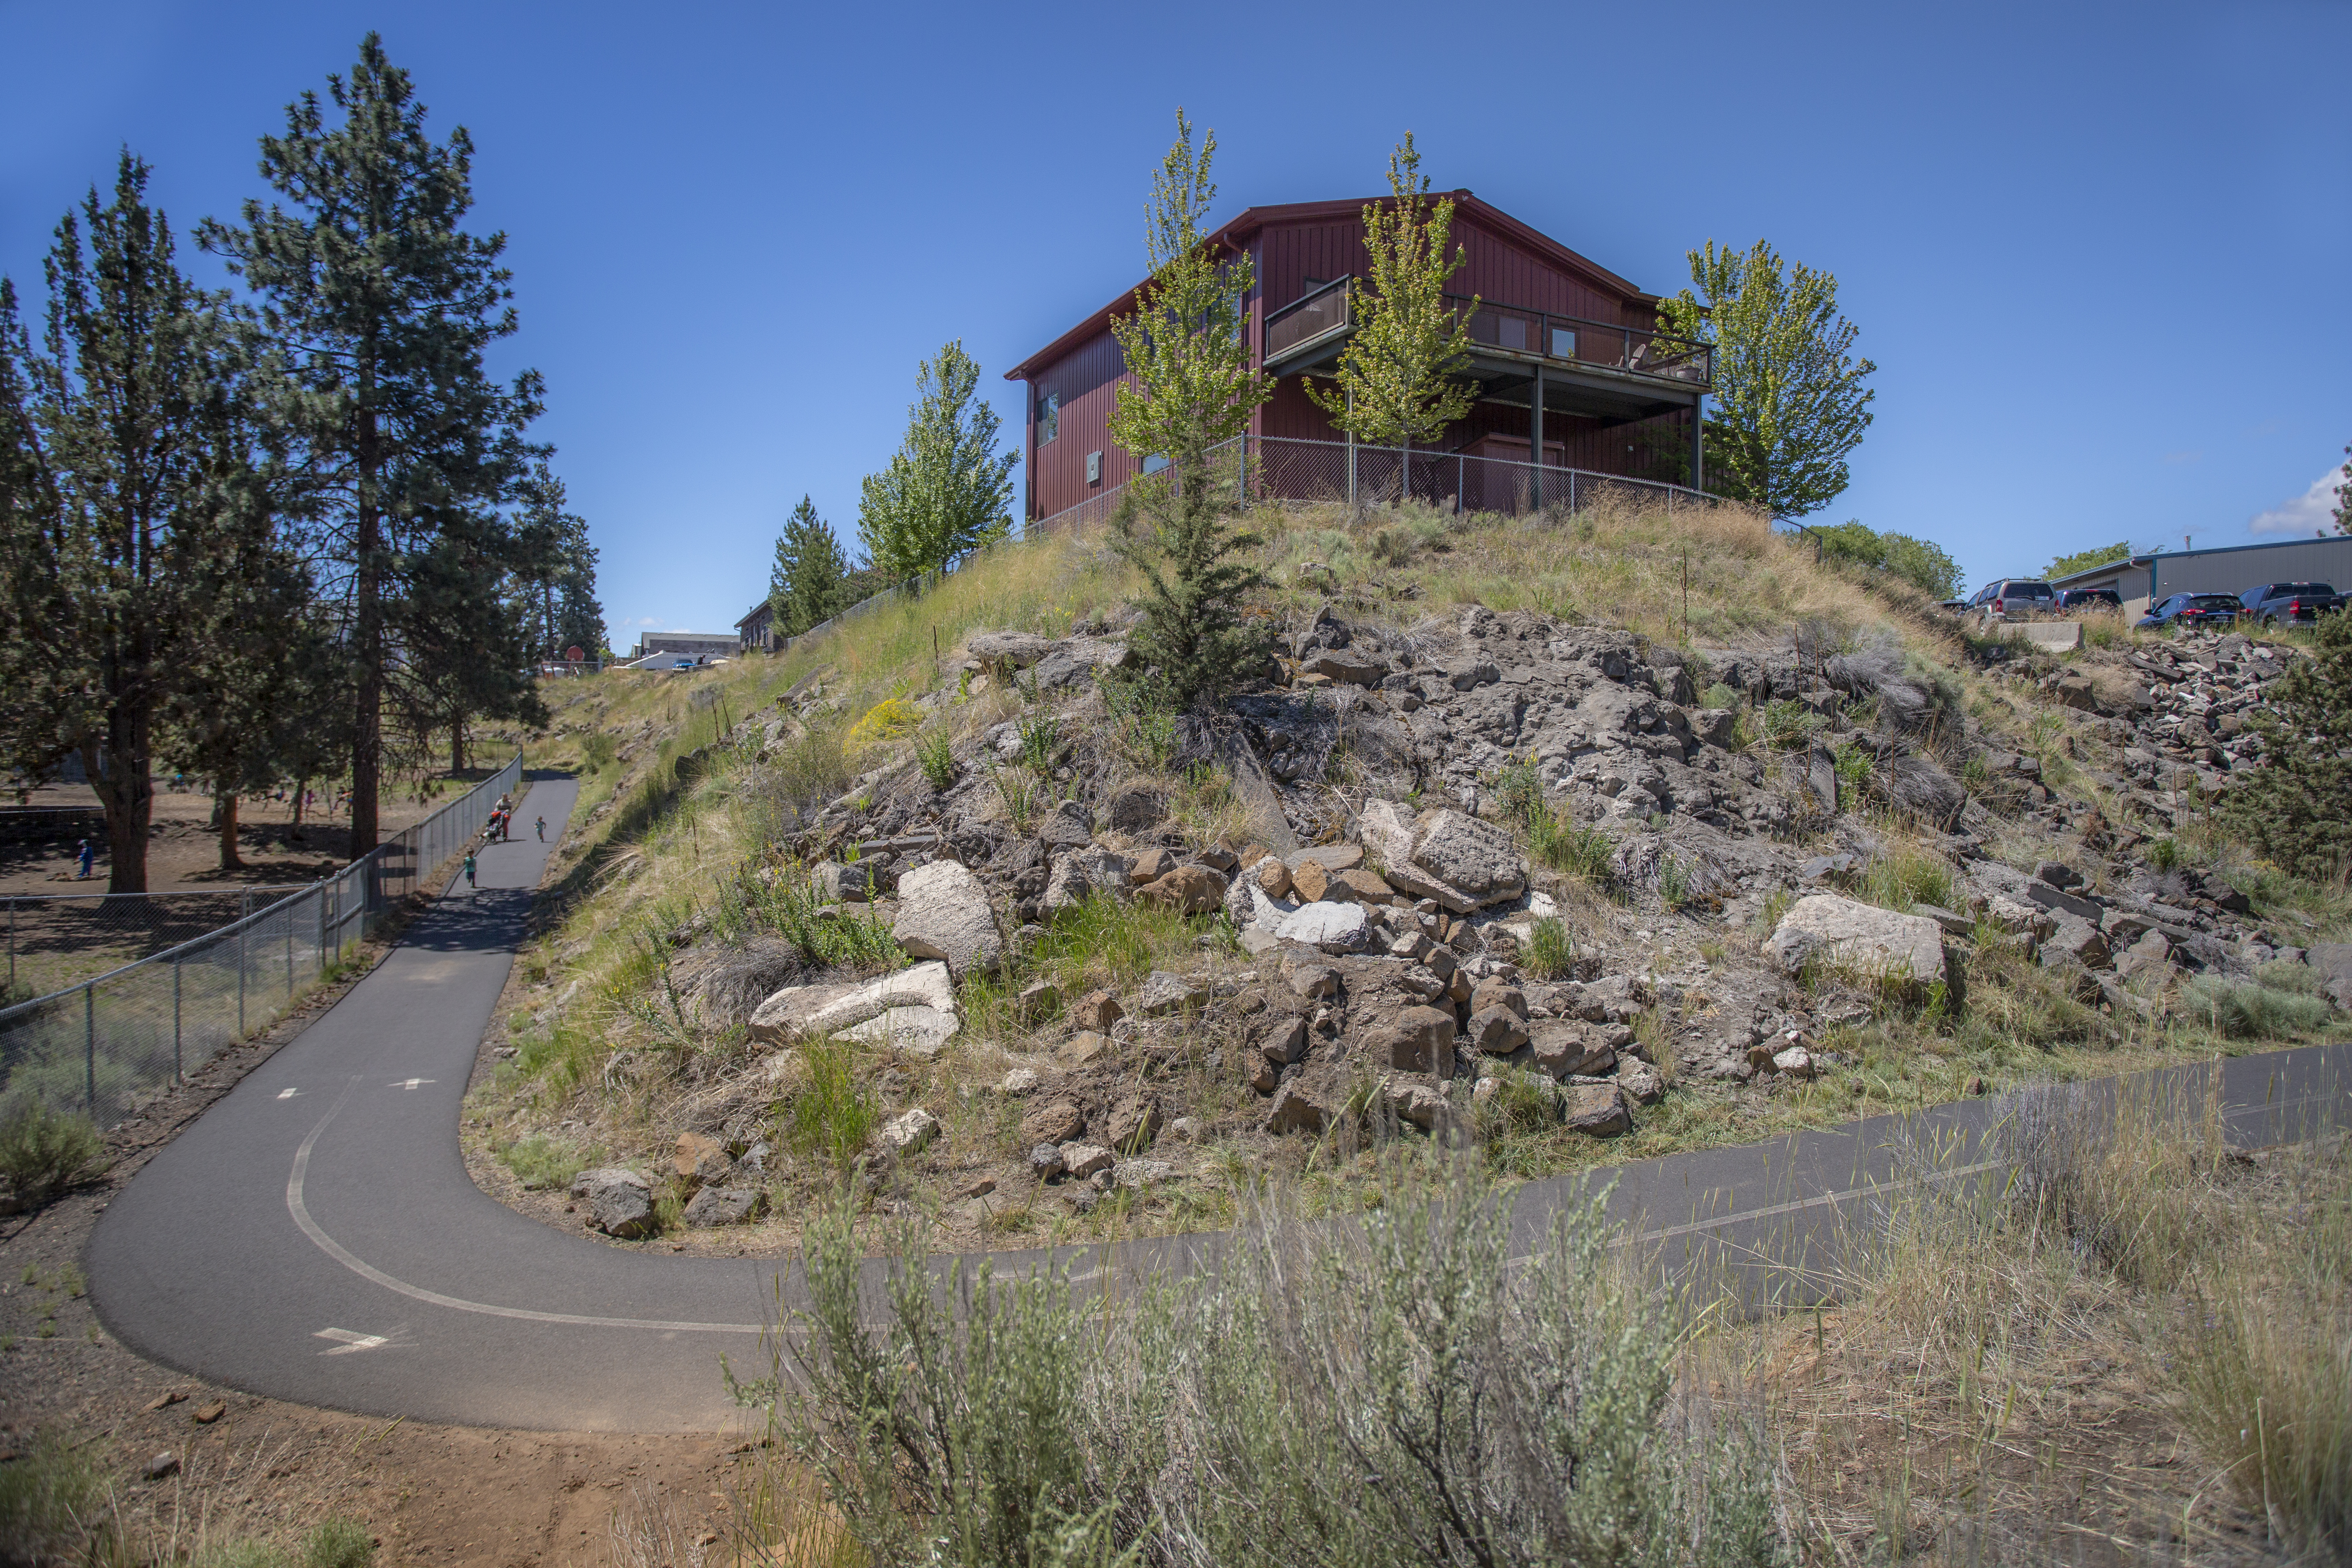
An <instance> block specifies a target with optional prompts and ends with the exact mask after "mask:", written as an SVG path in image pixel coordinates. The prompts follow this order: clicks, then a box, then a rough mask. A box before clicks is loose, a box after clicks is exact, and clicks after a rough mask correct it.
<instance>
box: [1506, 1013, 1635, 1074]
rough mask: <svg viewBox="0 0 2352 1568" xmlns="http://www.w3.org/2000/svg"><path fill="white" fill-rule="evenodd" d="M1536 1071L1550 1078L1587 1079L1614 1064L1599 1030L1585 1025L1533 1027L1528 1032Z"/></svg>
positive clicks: (1552, 1024) (1543, 1025) (1612, 1050)
mask: <svg viewBox="0 0 2352 1568" xmlns="http://www.w3.org/2000/svg"><path fill="white" fill-rule="evenodd" d="M1528 1045H1529V1046H1530V1047H1534V1052H1535V1058H1536V1067H1537V1068H1538V1069H1539V1070H1540V1071H1542V1072H1545V1073H1548V1074H1549V1075H1550V1076H1551V1077H1553V1078H1556V1079H1557V1078H1571V1077H1575V1078H1591V1077H1595V1076H1597V1075H1599V1074H1601V1073H1605V1072H1607V1071H1608V1070H1609V1069H1610V1068H1612V1067H1614V1066H1615V1065H1616V1063H1617V1052H1616V1050H1615V1049H1614V1048H1613V1047H1611V1046H1610V1044H1609V1042H1608V1040H1607V1038H1606V1037H1604V1035H1603V1034H1602V1032H1601V1029H1599V1028H1595V1027H1593V1026H1591V1025H1586V1024H1559V1023H1545V1024H1537V1025H1535V1026H1532V1027H1530V1028H1529V1029H1528Z"/></svg>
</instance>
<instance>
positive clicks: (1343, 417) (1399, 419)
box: [1307, 131, 1478, 499]
mask: <svg viewBox="0 0 2352 1568" xmlns="http://www.w3.org/2000/svg"><path fill="white" fill-rule="evenodd" d="M1389 191H1390V193H1391V195H1390V199H1389V202H1388V205H1386V206H1385V207H1383V206H1382V205H1381V204H1380V203H1378V202H1367V203H1366V204H1365V205H1364V250H1365V253H1366V255H1367V256H1368V257H1370V266H1371V277H1370V279H1369V282H1368V285H1367V286H1366V287H1363V288H1360V289H1358V291H1357V295H1356V299H1355V300H1354V301H1353V304H1354V306H1355V309H1356V310H1357V312H1358V315H1359V321H1358V322H1357V326H1356V330H1355V332H1354V334H1353V335H1352V336H1350V337H1349V340H1348V344H1347V347H1345V348H1344V349H1342V350H1341V351H1340V352H1339V374H1338V375H1337V376H1336V377H1335V378H1334V381H1333V385H1332V388H1331V390H1328V391H1326V390H1325V389H1324V388H1322V387H1320V386H1318V385H1317V384H1315V383H1314V382H1313V381H1311V380H1310V381H1309V382H1308V383H1307V396H1308V397H1310V398H1312V399H1314V400H1315V402H1316V403H1317V404H1318V405H1320V406H1321V407H1322V408H1323V409H1324V410H1325V411H1326V412H1327V413H1328V414H1329V415H1330V416H1332V418H1333V419H1334V420H1335V421H1337V422H1338V424H1339V427H1340V428H1341V429H1343V430H1345V431H1347V432H1348V433H1349V434H1350V435H1352V436H1354V437H1356V439H1357V440H1359V441H1366V442H1370V443H1371V444H1372V445H1374V446H1381V447H1403V448H1404V464H1403V472H1402V475H1401V476H1400V483H1399V485H1398V494H1399V497H1400V499H1402V498H1403V497H1404V496H1407V495H1409V494H1410V493H1411V489H1412V447H1413V443H1414V442H1416V441H1423V442H1426V441H1431V440H1434V439H1435V438H1436V437H1437V436H1438V435H1439V434H1440V433H1441V432H1443V431H1444V428H1445V427H1446V426H1448V425H1451V424H1452V423H1454V421H1455V420H1456V419H1459V418H1461V417H1462V416H1464V415H1465V414H1467V413H1468V412H1469V411H1470V405H1471V404H1472V402H1473V401H1475V398H1476V396H1477V393H1478V388H1477V384H1475V382H1469V381H1465V380H1464V379H1463V378H1462V372H1463V370H1464V369H1465V367H1466V366H1467V365H1468V364H1469V363H1470V347H1469V343H1470V336H1469V331H1468V325H1467V323H1468V321H1469V319H1470V317H1471V316H1473V315H1475V314H1476V312H1477V310H1478V301H1477V300H1476V299H1475V298H1474V299H1472V300H1471V301H1470V303H1469V304H1468V306H1467V307H1465V309H1463V310H1459V311H1456V310H1454V308H1453V306H1452V305H1450V304H1449V303H1448V302H1447V300H1446V298H1445V285H1446V284H1447V283H1448V282H1449V281H1450V280H1451V279H1453V277H1454V274H1455V273H1456V272H1459V271H1461V270H1462V268H1464V267H1465V265H1466V264H1467V263H1468V261H1469V258H1468V256H1467V255H1466V254H1465V252H1464V250H1463V248H1462V247H1460V246H1458V245H1457V246H1455V247H1454V254H1453V255H1452V256H1451V257H1448V256H1447V255H1446V253H1445V247H1446V242H1447V241H1448V240H1449V239H1450V238H1451V237H1452V236H1453V233H1454V201H1453V198H1452V197H1450V196H1449V197H1446V198H1444V199H1443V200H1440V201H1438V202H1436V203H1435V204H1432V203H1431V202H1430V200H1429V181H1428V179H1427V178H1426V177H1425V176H1423V174H1422V173H1421V154H1420V153H1418V152H1416V151H1415V150H1414V149H1413V144H1412V132H1410V131H1408V132H1405V137H1404V142H1403V143H1402V145H1400V146H1399V147H1398V148H1397V149H1396V150H1395V151H1394V152H1393V153H1390V154H1389Z"/></svg>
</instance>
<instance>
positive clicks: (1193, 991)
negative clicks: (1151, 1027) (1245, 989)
mask: <svg viewBox="0 0 2352 1568" xmlns="http://www.w3.org/2000/svg"><path fill="white" fill-rule="evenodd" d="M1208 999H1209V983H1208V982H1207V981H1205V980H1203V979H1202V978H1201V977H1200V976H1199V975H1197V974H1171V973H1169V972H1168V971H1167V970H1164V969H1155V970H1153V971H1152V972H1151V973H1150V974H1148V975H1146V976H1145V977H1144V981H1143V984H1141V985H1139V986H1138V987H1136V991H1135V994H1134V996H1133V997H1132V998H1131V1000H1132V1001H1133V1002H1134V1004H1135V1013H1136V1016H1138V1017H1142V1018H1164V1017H1166V1016H1168V1015H1170V1014H1171V1013H1188V1012H1192V1011H1193V1010H1195V1009H1197V1008H1199V1007H1200V1006H1202V1005H1203V1004H1204V1003H1206V1002H1207V1001H1208Z"/></svg>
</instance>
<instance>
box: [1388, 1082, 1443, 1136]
mask: <svg viewBox="0 0 2352 1568" xmlns="http://www.w3.org/2000/svg"><path fill="white" fill-rule="evenodd" d="M1381 1100H1384V1101H1385V1102H1386V1103H1387V1105H1388V1108H1389V1109H1390V1110H1392V1111H1394V1112H1395V1113H1396V1118H1397V1120H1398V1121H1409V1122H1411V1123H1412V1125H1414V1126H1415V1127H1418V1128H1420V1129H1421V1130H1422V1131H1424V1132H1426V1131H1429V1130H1430V1129H1432V1128H1433V1127H1435V1126H1436V1125H1437V1123H1438V1121H1439V1120H1440V1119H1441V1118H1442V1117H1444V1114H1445V1112H1446V1109H1447V1107H1446V1100H1445V1095H1444V1091H1443V1090H1441V1089H1438V1088H1436V1087H1435V1086H1434V1085H1433V1084H1426V1083H1417V1082H1414V1081H1412V1080H1411V1079H1390V1080H1389V1081H1388V1082H1387V1083H1385V1084H1382V1085H1381Z"/></svg>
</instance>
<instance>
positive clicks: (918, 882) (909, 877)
mask: <svg viewBox="0 0 2352 1568" xmlns="http://www.w3.org/2000/svg"><path fill="white" fill-rule="evenodd" d="M890 934H891V935H892V936H893V937H895V938H897V939H898V945H899V946H900V947H903V948H905V949H906V950H907V952H908V955H909V956H911V957H915V958H936V959H940V960H941V961H943V962H944V963H946V964H947V966H948V972H949V973H950V974H952V975H953V976H955V978H957V979H959V980H961V979H962V978H963V977H964V976H965V975H967V974H976V973H987V972H988V971H991V970H993V969H994V968H995V967H996V966H997V965H998V963H1001V962H1002V961H1003V957H1004V938H1003V935H1001V934H1000V933H999V932H998V931H997V929H996V911H995V910H992V909H991V908H990V907H989V903H988V889H987V888H986V887H984V886H982V883H981V879H979V878H978V877H976V876H974V875H973V874H972V871H971V868H970V867H968V866H963V865H960V864H958V863H957V862H955V861H953V860H934V861H932V862H931V863H930V864H929V865H928V866H918V867H917V868H915V869H913V870H911V871H909V872H908V873H907V874H906V875H905V876H903V877H901V878H899V879H898V920H897V921H895V922H894V923H893V924H892V925H891V927H890Z"/></svg>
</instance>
